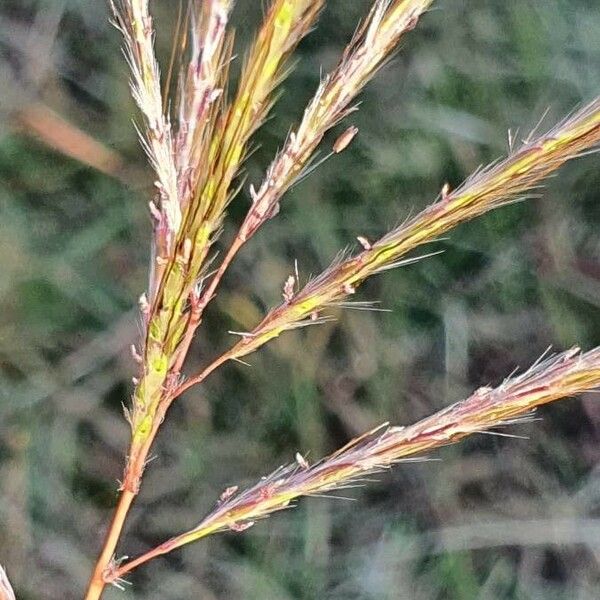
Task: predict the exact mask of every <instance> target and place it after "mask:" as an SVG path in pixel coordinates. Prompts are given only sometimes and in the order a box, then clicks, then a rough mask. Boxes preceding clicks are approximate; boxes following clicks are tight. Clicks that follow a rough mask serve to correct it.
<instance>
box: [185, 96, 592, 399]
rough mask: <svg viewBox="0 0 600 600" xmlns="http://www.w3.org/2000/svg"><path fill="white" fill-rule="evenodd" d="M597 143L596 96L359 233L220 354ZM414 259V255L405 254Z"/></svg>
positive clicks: (299, 318) (257, 343)
mask: <svg viewBox="0 0 600 600" xmlns="http://www.w3.org/2000/svg"><path fill="white" fill-rule="evenodd" d="M599 141H600V98H599V99H596V100H594V101H593V102H592V103H591V104H589V105H588V106H586V107H584V108H583V109H581V110H579V111H578V112H576V113H575V114H574V115H573V116H571V117H569V118H568V119H566V120H565V121H563V122H562V123H560V124H559V125H557V126H556V127H554V128H553V129H551V130H550V131H549V132H548V133H547V134H545V135H543V136H540V137H538V138H536V139H533V140H527V141H525V142H524V144H523V145H522V147H521V148H519V149H518V150H516V151H515V152H514V153H513V154H511V155H510V156H509V157H508V158H506V159H504V160H503V161H501V162H498V163H495V164H493V165H491V166H489V167H486V168H484V169H481V170H480V171H479V172H478V173H476V174H475V175H473V176H472V177H470V178H469V179H468V180H467V181H466V182H465V183H464V184H463V185H462V186H460V187H459V188H458V189H456V190H454V191H450V190H449V188H448V186H444V189H443V190H442V193H441V195H440V198H439V200H438V201H437V202H435V203H434V204H432V205H431V206H429V207H428V208H426V209H425V210H424V211H422V212H421V213H420V214H418V215H417V216H415V217H414V218H412V219H410V220H409V221H408V222H406V223H404V224H402V225H401V226H400V227H398V228H396V229H394V230H393V231H391V232H390V233H388V234H387V235H385V236H384V237H382V238H381V239H379V240H378V241H376V242H373V243H370V242H369V241H368V240H366V239H365V238H363V237H360V238H359V241H360V242H361V244H362V246H363V248H364V250H363V252H361V253H360V254H358V255H356V256H352V257H349V258H344V257H343V256H342V257H341V258H340V259H338V260H336V261H335V262H334V263H333V264H332V265H331V267H330V268H329V269H327V270H326V271H325V272H323V273H322V274H321V275H319V276H318V277H316V278H314V279H313V280H312V281H310V282H309V283H308V284H307V285H306V286H305V287H304V288H302V289H301V290H300V291H298V292H297V293H295V292H294V291H293V290H292V291H291V292H292V293H289V294H284V296H285V301H284V302H283V304H281V305H280V306H279V307H277V308H275V309H273V310H271V311H270V312H269V314H268V315H267V316H266V317H265V318H264V319H263V321H262V322H261V323H260V324H259V325H258V326H257V327H256V328H255V329H254V330H252V331H251V332H249V333H247V334H243V335H242V336H241V339H240V341H239V342H238V343H237V344H236V345H235V346H234V347H233V348H232V349H231V350H230V351H228V352H227V353H226V354H225V355H224V356H223V357H221V358H220V359H218V361H217V362H218V364H222V362H224V360H230V359H239V358H241V357H243V356H246V355H247V354H250V353H251V352H254V351H255V350H256V349H258V348H259V347H261V346H262V345H264V344H265V343H266V342H268V341H269V340H271V339H273V338H275V337H277V336H278V335H280V334H281V333H282V332H284V331H287V330H289V329H294V328H298V327H303V326H305V325H310V324H313V323H319V322H320V317H319V311H322V310H323V309H324V308H327V307H330V306H335V305H339V303H340V302H343V301H344V299H345V298H347V297H348V296H351V295H352V294H353V293H354V292H355V291H356V288H357V286H359V285H360V284H361V283H362V282H363V281H364V280H365V279H366V278H367V277H369V276H371V275H374V274H376V273H379V272H381V271H385V270H387V269H390V268H393V267H395V266H400V265H402V264H405V262H406V261H404V260H402V258H403V257H404V256H405V255H406V254H407V253H408V252H410V251H411V250H414V249H415V248H417V247H418V246H421V245H422V244H426V243H429V242H432V241H435V240H436V239H437V238H439V237H440V236H441V235H442V234H444V233H446V232H447V231H449V230H450V229H452V228H453V227H456V226H457V225H459V224H460V223H464V222H466V221H469V220H471V219H473V218H475V217H477V216H479V215H482V214H483V213H486V212H488V211H490V210H492V209H494V208H498V207H500V206H503V205H505V204H507V203H510V202H514V201H515V200H516V199H519V198H521V197H523V195H524V194H527V192H529V191H531V189H532V188H534V187H535V186H537V185H538V184H539V183H540V181H541V180H543V179H544V178H545V177H547V176H548V175H550V174H551V173H552V172H553V171H554V170H556V169H557V168H558V167H560V166H561V165H562V164H563V163H564V162H566V161H568V160H570V159H572V158H575V157H577V156H579V155H580V154H581V153H584V152H585V151H587V150H589V149H590V148H593V147H594V146H595V145H596V144H597V143H598V142H599ZM409 260H413V259H409ZM211 370H212V366H209V368H208V369H207V371H205V372H204V373H200V374H199V375H197V376H194V377H192V378H190V379H188V381H186V382H185V383H184V384H183V385H182V386H181V388H180V391H184V390H185V389H188V388H189V387H191V386H192V385H194V384H195V383H197V382H199V381H202V380H203V379H204V377H205V375H206V374H207V372H210V371H211Z"/></svg>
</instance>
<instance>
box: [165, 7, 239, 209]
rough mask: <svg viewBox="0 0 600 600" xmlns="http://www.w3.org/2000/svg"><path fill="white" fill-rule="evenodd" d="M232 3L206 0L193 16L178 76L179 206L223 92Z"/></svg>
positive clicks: (191, 186) (192, 182) (194, 177)
mask: <svg viewBox="0 0 600 600" xmlns="http://www.w3.org/2000/svg"><path fill="white" fill-rule="evenodd" d="M232 4H233V2H232V0H207V1H205V2H202V3H201V5H200V8H199V10H198V14H193V17H192V18H193V24H192V30H191V32H190V35H189V38H190V40H191V42H190V46H191V48H190V60H189V63H188V65H187V67H186V68H185V69H184V70H183V71H182V73H181V76H180V79H179V115H178V123H179V129H178V135H177V140H176V146H175V156H176V160H177V168H178V173H179V197H180V201H181V204H182V208H185V206H186V205H187V203H188V202H189V200H190V196H191V195H192V193H193V192H194V190H195V189H196V186H197V183H198V178H199V176H200V169H201V168H202V167H203V165H204V164H205V163H206V161H207V160H208V150H209V148H210V140H211V138H212V135H213V133H214V125H215V120H216V116H215V113H216V110H215V107H218V103H217V101H218V100H219V99H220V98H221V97H222V95H223V87H224V85H225V77H226V75H227V72H228V70H227V66H228V63H229V61H230V59H231V51H230V49H231V43H230V42H228V41H227V38H226V26H227V22H228V20H229V13H230V11H231V7H232ZM185 39H186V40H187V39H188V38H187V36H186V37H185Z"/></svg>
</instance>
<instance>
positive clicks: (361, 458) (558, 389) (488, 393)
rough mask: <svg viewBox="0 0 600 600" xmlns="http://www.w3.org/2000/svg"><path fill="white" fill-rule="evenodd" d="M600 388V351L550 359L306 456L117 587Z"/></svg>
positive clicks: (128, 567) (231, 500)
mask: <svg viewBox="0 0 600 600" xmlns="http://www.w3.org/2000/svg"><path fill="white" fill-rule="evenodd" d="M599 386H600V348H595V349H593V350H590V351H589V352H586V353H581V352H580V350H579V348H572V349H571V350H568V351H567V352H564V353H561V354H558V355H556V356H551V357H549V358H546V359H545V360H544V359H543V358H542V359H540V360H539V361H538V362H537V363H535V364H534V365H533V366H532V367H531V368H530V369H528V370H527V371H526V372H525V373H523V374H522V375H519V376H517V377H512V378H508V379H505V380H504V381H503V382H502V384H500V385H499V386H498V387H496V388H490V387H483V388H479V389H478V390H477V391H475V393H474V394H473V395H471V396H470V397H469V398H467V399H466V400H462V401H460V402H457V403H456V404H452V405H451V406H449V407H447V408H445V409H443V410H441V411H439V412H437V413H435V414H433V415H431V416H429V417H427V418H425V419H422V420H421V421H419V422H417V423H415V424H414V425H410V426H408V427H391V426H389V425H388V424H387V423H385V424H383V425H381V426H379V427H376V428H375V429H373V430H371V431H368V432H367V433H365V434H364V435H362V436H360V437H358V438H356V439H354V440H352V441H351V442H349V443H348V444H347V445H346V446H344V447H343V448H341V449H340V450H338V451H337V452H335V453H334V454H332V455H331V456H328V457H327V458H324V459H322V460H320V461H319V462H317V463H315V464H314V465H312V466H311V465H309V464H308V463H307V461H306V460H305V459H304V458H303V457H302V456H301V455H300V454H297V455H296V462H295V463H294V464H291V465H287V466H284V467H280V468H279V469H277V470H276V471H274V472H273V473H271V474H270V475H269V476H267V477H264V478H263V479H261V480H260V482H259V483H257V484H256V485H254V486H253V487H251V488H249V489H247V490H245V491H243V492H242V493H239V494H238V493H237V487H231V488H228V489H227V490H225V492H224V493H223V494H222V496H221V498H220V500H219V502H218V503H217V506H216V508H215V509H214V510H213V512H211V513H210V514H209V515H208V516H207V517H206V518H205V519H204V520H203V521H202V522H201V523H200V524H199V525H198V526H197V527H195V528H194V529H192V530H190V531H187V532H186V533H183V534H181V535H178V536H176V537H174V538H172V539H170V540H168V541H167V542H165V543H163V544H161V545H160V546H158V547H156V548H155V549H153V550H151V551H149V552H147V553H146V554H143V555H142V556H140V557H139V558H136V559H134V560H132V561H130V562H127V563H125V564H122V565H120V566H118V567H115V569H114V571H113V572H112V574H111V575H110V577H109V579H110V580H111V581H117V580H118V579H119V578H121V577H123V575H125V574H126V573H128V572H130V571H132V570H133V569H135V568H136V567H138V566H140V565H141V564H144V563H145V562H147V561H149V560H151V559H152V558H155V557H157V556H160V555H162V554H167V553H168V552H171V551H172V550H174V549H175V548H179V547H181V546H184V545H186V544H189V543H191V542H195V541H197V540H200V539H202V538H205V537H207V536H209V535H212V534H213V533H217V532H219V531H226V530H231V531H244V530H246V529H248V528H249V527H251V526H252V525H254V523H255V522H256V521H257V520H259V519H263V518H265V517H267V516H269V515H270V514H272V513H274V512H277V511H280V510H284V509H287V508H289V507H290V506H292V503H293V502H294V501H295V500H296V499H297V498H300V497H302V496H315V495H319V494H324V493H327V492H331V491H334V490H338V489H340V488H347V487H349V486H352V485H356V484H358V483H360V482H361V481H362V480H363V479H364V478H365V477H366V476H367V475H370V474H373V473H377V472H379V471H381V470H383V469H387V468H389V467H390V466H392V465H394V464H395V463H398V462H401V461H404V460H407V459H410V458H411V457H414V456H418V455H420V454H422V453H423V452H427V451H430V450H434V449H437V448H440V447H442V446H445V445H448V444H453V443H455V442H458V441H460V440H462V439H463V438H465V437H467V436H469V435H473V434H476V433H491V434H496V435H508V436H510V434H507V433H502V432H494V431H490V430H491V429H493V428H498V427H505V426H508V425H513V424H515V423H518V422H520V421H524V420H528V419H529V418H530V416H531V412H532V411H533V410H534V409H535V408H536V407H538V406H541V405H543V404H548V403H550V402H553V401H555V400H560V399H561V398H565V397H568V396H574V395H577V394H581V393H584V392H586V391H590V390H593V389H595V388H597V387H599Z"/></svg>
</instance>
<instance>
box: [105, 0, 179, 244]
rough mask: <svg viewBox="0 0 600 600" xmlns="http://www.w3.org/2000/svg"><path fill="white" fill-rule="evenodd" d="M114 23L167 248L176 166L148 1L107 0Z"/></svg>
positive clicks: (175, 215)
mask: <svg viewBox="0 0 600 600" xmlns="http://www.w3.org/2000/svg"><path fill="white" fill-rule="evenodd" d="M111 6H112V9H113V14H114V17H115V24H116V26H117V27H118V28H119V30H120V31H121V33H122V34H123V38H124V40H125V55H126V57H127V61H128V63H129V67H130V69H131V75H132V80H131V89H132V95H133V98H134V100H135V101H136V103H137V105H138V106H139V108H140V110H141V112H142V114H143V115H144V120H145V125H146V134H145V136H142V139H143V144H144V147H145V149H146V152H147V154H148V157H149V159H150V163H151V164H152V167H153V168H154V170H155V172H156V175H157V177H158V181H157V182H156V186H157V188H158V191H159V197H160V213H159V215H160V219H161V221H160V223H159V224H158V229H159V230H160V237H161V238H162V239H161V240H160V241H161V242H162V244H163V246H164V248H162V249H161V250H162V251H163V252H165V253H167V252H168V251H169V248H170V245H171V244H172V243H173V241H174V236H176V235H177V232H178V231H179V226H180V224H181V209H180V206H179V199H178V193H177V167H176V164H175V158H174V152H173V133H172V129H171V122H170V119H169V117H168V115H167V114H165V113H164V111H163V97H162V91H161V84H160V69H159V67H158V63H157V62H156V58H155V54H154V28H153V24H152V17H151V16H150V12H149V10H148V0H114V1H112V0H111Z"/></svg>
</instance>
